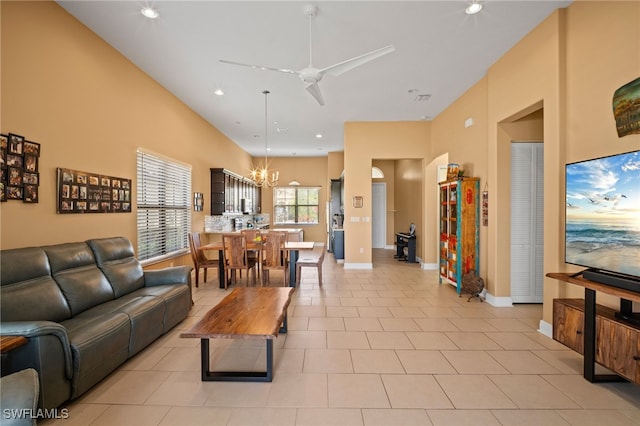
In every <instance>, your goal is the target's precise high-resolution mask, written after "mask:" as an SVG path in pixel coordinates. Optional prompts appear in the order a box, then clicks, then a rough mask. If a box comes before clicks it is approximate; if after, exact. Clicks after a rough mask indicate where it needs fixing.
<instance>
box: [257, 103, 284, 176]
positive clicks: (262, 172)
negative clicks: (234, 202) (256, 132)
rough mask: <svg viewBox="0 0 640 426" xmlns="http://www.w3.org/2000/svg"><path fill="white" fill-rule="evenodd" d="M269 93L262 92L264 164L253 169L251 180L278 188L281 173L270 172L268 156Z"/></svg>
mask: <svg viewBox="0 0 640 426" xmlns="http://www.w3.org/2000/svg"><path fill="white" fill-rule="evenodd" d="M269 93H270V92H269V91H268V90H264V91H263V92H262V94H264V164H258V167H254V168H253V169H251V180H252V181H254V182H255V184H256V185H257V186H261V187H263V188H264V187H270V186H276V185H277V184H278V178H279V176H280V172H278V171H274V170H269V161H268V160H269V158H268V156H267V151H268V150H269V147H268V143H269V137H268V134H267V131H268V126H267V122H268V119H267V95H268V94H269Z"/></svg>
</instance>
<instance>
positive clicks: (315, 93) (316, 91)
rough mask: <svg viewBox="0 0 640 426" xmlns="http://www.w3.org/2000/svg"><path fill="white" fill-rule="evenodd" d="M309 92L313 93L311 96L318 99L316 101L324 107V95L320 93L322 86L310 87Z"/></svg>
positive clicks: (314, 84)
mask: <svg viewBox="0 0 640 426" xmlns="http://www.w3.org/2000/svg"><path fill="white" fill-rule="evenodd" d="M307 92H309V93H311V96H313V97H314V98H316V101H318V103H319V104H320V105H324V99H322V93H321V92H320V86H318V83H313V84H310V85H308V86H307Z"/></svg>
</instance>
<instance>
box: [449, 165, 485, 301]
mask: <svg viewBox="0 0 640 426" xmlns="http://www.w3.org/2000/svg"><path fill="white" fill-rule="evenodd" d="M439 186H440V262H439V263H440V283H441V284H442V283H449V284H451V285H453V286H454V287H456V291H457V292H458V294H460V293H461V291H462V276H463V275H464V274H466V273H468V272H469V271H472V270H473V271H475V272H476V274H478V275H480V258H479V240H480V238H479V237H480V196H479V193H480V179H478V178H470V177H465V178H459V179H455V180H447V181H444V182H440V183H439Z"/></svg>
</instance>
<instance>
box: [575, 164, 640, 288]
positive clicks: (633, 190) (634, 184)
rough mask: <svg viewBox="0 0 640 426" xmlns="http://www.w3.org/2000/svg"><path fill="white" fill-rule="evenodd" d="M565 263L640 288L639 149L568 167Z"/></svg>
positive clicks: (591, 276) (607, 280)
mask: <svg viewBox="0 0 640 426" xmlns="http://www.w3.org/2000/svg"><path fill="white" fill-rule="evenodd" d="M565 223H566V227H565V229H566V233H565V262H566V263H571V264H574V265H579V266H583V267H585V268H588V269H587V270H586V271H583V272H582V275H583V276H584V277H585V278H588V279H590V280H592V281H597V282H601V283H604V284H608V285H613V286H616V287H621V288H626V289H628V290H632V291H638V292H640V151H633V152H627V153H623V154H617V155H611V156H609V157H602V158H595V159H591V160H586V161H580V162H576V163H570V164H567V165H566V222H565Z"/></svg>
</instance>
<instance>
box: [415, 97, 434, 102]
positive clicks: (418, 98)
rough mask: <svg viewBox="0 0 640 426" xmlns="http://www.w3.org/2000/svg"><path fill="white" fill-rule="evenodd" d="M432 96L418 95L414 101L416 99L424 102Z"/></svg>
mask: <svg viewBox="0 0 640 426" xmlns="http://www.w3.org/2000/svg"><path fill="white" fill-rule="evenodd" d="M430 97H431V95H417V96H416V97H415V99H414V101H416V102H424V101H428V100H429V98H430Z"/></svg>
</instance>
